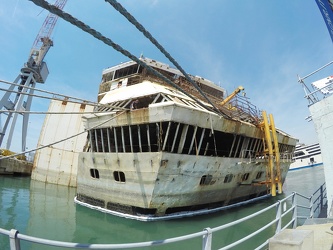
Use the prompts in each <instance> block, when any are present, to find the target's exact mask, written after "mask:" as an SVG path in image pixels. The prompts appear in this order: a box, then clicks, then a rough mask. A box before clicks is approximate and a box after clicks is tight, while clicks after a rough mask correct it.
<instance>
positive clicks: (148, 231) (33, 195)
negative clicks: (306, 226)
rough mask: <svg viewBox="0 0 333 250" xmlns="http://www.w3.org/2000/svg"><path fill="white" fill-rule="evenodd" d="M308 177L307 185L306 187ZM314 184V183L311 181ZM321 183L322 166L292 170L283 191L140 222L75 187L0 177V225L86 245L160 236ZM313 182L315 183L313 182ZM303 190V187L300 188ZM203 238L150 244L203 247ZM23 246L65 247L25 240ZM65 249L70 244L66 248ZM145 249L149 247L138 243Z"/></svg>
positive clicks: (237, 233)
mask: <svg viewBox="0 0 333 250" xmlns="http://www.w3.org/2000/svg"><path fill="white" fill-rule="evenodd" d="M304 180H306V181H307V183H308V185H306V189H305V188H304V187H302V183H303V184H304ZM309 183H311V185H309ZM322 183H323V171H322V168H319V167H318V168H316V169H312V170H307V172H306V171H305V170H300V171H294V172H290V174H288V178H287V180H286V183H285V186H284V189H285V190H284V191H285V194H282V195H280V196H278V197H276V198H269V199H265V200H262V201H260V202H258V203H255V204H251V205H248V206H246V207H241V208H233V209H232V210H227V211H221V212H217V213H214V214H210V215H202V216H195V217H190V218H185V219H177V220H170V221H158V222H141V221H136V220H130V219H124V218H119V217H116V216H113V215H109V214H104V213H101V212H98V211H95V210H91V209H89V208H86V207H82V206H80V205H77V204H75V203H74V202H73V199H74V196H75V193H76V189H75V188H68V187H64V186H57V185H53V184H46V183H42V182H37V181H33V180H30V178H29V177H11V176H0V207H1V211H0V227H1V228H3V229H6V230H10V229H13V228H15V229H17V230H18V231H19V232H20V233H22V234H26V235H29V236H35V237H39V238H45V239H49V240H58V241H66V242H77V243H84V244H117V243H130V242H143V241H155V240H162V239H166V238H170V237H176V236H180V235H185V234H189V233H195V232H199V231H202V230H203V229H204V228H206V227H210V228H213V227H216V226H219V225H222V224H225V223H228V222H231V221H234V220H237V219H239V218H242V217H244V216H246V215H248V214H251V213H254V212H256V211H258V210H261V209H263V208H265V207H267V206H268V205H270V204H272V203H274V202H276V201H277V200H278V199H282V198H283V197H284V196H285V195H286V194H288V193H290V192H291V191H294V190H295V189H297V188H299V189H300V190H297V191H300V192H301V191H305V192H306V193H305V194H306V195H308V193H309V194H311V193H312V191H314V190H315V189H316V188H317V187H319V185H321V184H322ZM311 186H312V187H311ZM301 193H304V192H301ZM272 216H275V211H271V212H268V213H265V214H264V215H261V216H260V217H256V219H254V220H251V221H249V222H246V223H243V224H240V225H237V226H235V227H232V228H230V229H226V230H223V231H222V232H219V233H214V234H213V249H217V248H220V247H222V246H224V245H226V244H228V243H230V242H233V241H235V240H238V239H240V238H242V237H244V236H246V235H247V234H249V233H252V232H253V231H254V229H258V228H259V227H260V226H263V225H264V224H266V223H267V222H268V220H271V219H272ZM274 230H275V227H272V228H269V229H268V230H266V231H265V232H263V233H262V234H261V235H259V236H258V237H256V238H255V239H252V240H250V241H247V242H246V244H243V245H241V246H239V247H237V248H234V249H253V248H255V247H257V246H258V245H260V244H261V243H262V242H264V241H265V240H266V239H267V238H268V237H270V236H272V235H273V234H274ZM201 244H202V243H201V238H196V239H194V240H190V241H186V242H185V243H180V244H179V243H177V244H173V243H172V244H167V245H164V246H158V247H157V246H155V247H152V248H149V249H191V250H194V249H201ZM0 249H1V250H2V249H9V240H8V237H7V236H4V235H1V234H0ZM21 249H62V248H59V247H47V246H43V245H36V244H31V243H29V242H24V241H21ZM65 249H67V248H65ZM140 249H145V248H140Z"/></svg>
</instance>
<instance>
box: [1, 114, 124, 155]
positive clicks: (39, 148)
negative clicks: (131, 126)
mask: <svg viewBox="0 0 333 250" xmlns="http://www.w3.org/2000/svg"><path fill="white" fill-rule="evenodd" d="M125 112H126V111H123V112H121V113H119V114H116V115H114V116H111V118H109V119H107V120H106V121H103V122H101V123H99V124H97V125H95V126H93V127H91V128H89V129H84V130H83V131H82V132H79V133H77V134H74V135H71V136H69V137H66V138H64V139H61V140H59V141H56V142H52V143H49V144H47V145H44V146H41V147H37V148H34V149H30V150H27V151H23V152H20V153H17V154H12V155H7V156H2V157H0V160H5V159H8V158H14V157H16V156H19V155H23V154H27V153H30V152H33V151H37V150H41V149H43V148H47V147H50V146H53V145H55V144H58V143H60V142H64V141H67V140H69V139H71V138H74V137H77V136H79V135H82V134H84V133H86V132H89V131H91V130H93V129H95V128H97V127H99V126H101V125H103V124H105V123H108V122H109V121H111V120H113V119H115V118H117V117H118V116H120V115H122V114H123V113H125Z"/></svg>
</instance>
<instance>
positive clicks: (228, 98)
mask: <svg viewBox="0 0 333 250" xmlns="http://www.w3.org/2000/svg"><path fill="white" fill-rule="evenodd" d="M242 90H244V88H243V87H242V86H238V87H237V88H236V89H235V90H234V92H232V93H231V94H230V95H229V96H227V98H225V99H224V100H223V101H222V102H221V103H220V105H222V106H223V105H225V104H226V103H228V102H230V100H231V99H232V98H234V97H235V96H236V95H237V94H238V93H239V92H241V91H242Z"/></svg>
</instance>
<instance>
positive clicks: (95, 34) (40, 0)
mask: <svg viewBox="0 0 333 250" xmlns="http://www.w3.org/2000/svg"><path fill="white" fill-rule="evenodd" d="M29 1H31V2H33V3H34V4H36V5H38V6H40V7H42V8H44V9H46V10H48V11H50V12H51V13H53V14H55V15H58V16H59V17H61V18H62V19H63V20H65V21H67V22H69V23H71V24H73V25H75V26H76V27H78V28H79V29H81V30H83V31H85V32H87V33H88V34H90V35H92V36H93V37H95V38H97V39H98V40H100V41H102V42H103V43H105V44H106V45H109V46H111V47H112V48H114V49H115V50H116V51H118V52H120V53H122V54H123V55H125V56H126V57H128V58H130V59H131V60H133V61H134V62H136V63H137V64H139V65H140V66H142V67H144V68H146V69H147V70H148V71H149V72H150V73H152V74H154V75H155V76H157V77H159V78H160V79H162V80H163V81H165V82H166V83H168V84H169V85H171V86H173V87H174V88H176V89H178V90H179V91H181V92H182V93H183V94H185V95H186V96H188V97H190V98H191V99H192V100H194V101H196V102H197V103H198V104H200V105H201V106H202V107H204V108H206V109H207V105H204V104H203V103H201V102H200V101H199V100H198V99H197V98H195V97H193V96H192V95H190V94H189V93H187V92H186V91H184V90H183V89H182V88H180V87H179V86H178V85H176V84H175V83H173V82H172V81H170V80H169V79H168V78H166V77H165V76H164V75H162V74H161V73H159V72H158V71H156V70H155V69H153V68H152V67H150V66H149V65H147V64H146V63H144V62H143V61H141V60H140V59H139V58H137V57H136V56H134V55H133V54H131V53H130V52H129V51H127V50H125V49H123V48H122V47H121V46H120V45H118V44H116V43H115V42H113V41H112V40H111V39H110V38H107V37H105V36H104V35H102V34H101V33H100V32H98V31H96V30H94V29H92V28H91V27H90V26H88V25H87V24H85V23H83V22H82V21H80V20H78V19H76V18H75V17H73V16H72V15H70V14H68V13H66V12H64V11H62V10H60V9H58V8H57V7H56V6H54V5H51V4H49V3H48V2H46V1H45V0H29ZM215 112H216V111H215Z"/></svg>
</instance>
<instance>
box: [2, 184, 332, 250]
mask: <svg viewBox="0 0 333 250" xmlns="http://www.w3.org/2000/svg"><path fill="white" fill-rule="evenodd" d="M301 199H302V200H303V201H306V203H307V204H304V202H301ZM325 202H326V203H325ZM325 204H327V195H326V187H325V184H323V185H322V186H320V187H319V188H318V190H316V192H315V193H314V194H313V195H311V196H310V197H307V196H305V195H302V194H299V193H296V192H294V193H292V194H289V195H287V196H285V197H284V198H283V199H281V200H279V201H277V202H275V203H274V204H272V205H270V206H268V207H266V208H264V209H262V210H260V211H257V212H255V213H253V214H250V215H248V216H245V217H243V218H241V219H238V220H235V221H232V222H230V223H227V224H224V225H221V226H218V227H214V228H210V227H207V228H205V229H203V230H202V231H200V232H196V233H192V234H187V235H183V236H179V237H174V238H168V239H164V240H155V241H146V242H137V243H124V244H83V243H72V242H62V241H55V240H48V239H43V238H38V237H32V236H28V235H25V234H21V233H20V232H19V231H18V230H16V229H12V230H5V229H2V228H0V234H3V235H7V236H8V238H9V243H10V249H11V250H19V249H21V241H25V242H24V243H25V244H27V243H26V242H30V244H34V245H35V244H36V245H47V246H54V247H65V248H71V249H78V248H80V249H127V248H149V247H154V246H159V245H165V244H177V243H179V244H181V242H183V243H182V244H185V243H186V242H185V243H184V241H187V240H191V239H194V238H199V237H200V238H201V243H202V249H203V250H210V249H212V248H214V249H216V248H219V249H230V248H233V247H235V246H238V247H240V246H243V247H245V248H246V245H244V244H247V243H246V241H248V240H250V239H252V240H254V239H255V242H258V246H257V247H255V249H267V247H268V245H269V239H262V237H260V235H259V234H260V233H262V232H264V231H265V230H266V231H265V232H267V231H268V232H269V234H270V237H273V236H274V235H276V234H278V233H280V232H281V231H283V230H284V229H286V228H296V226H299V225H302V224H301V220H302V219H307V218H314V217H315V216H316V215H318V213H319V210H320V209H322V208H323V207H325ZM264 213H265V215H267V213H269V216H268V217H269V220H268V221H265V222H264V223H265V224H264V223H256V225H255V226H253V228H251V230H252V229H253V232H252V233H250V234H247V235H244V236H240V238H239V239H238V240H236V241H233V242H228V243H224V244H227V245H223V246H216V244H217V243H215V242H214V243H215V244H214V246H213V236H215V237H220V236H219V233H220V234H221V233H223V232H224V230H227V229H231V228H232V227H237V226H239V225H242V224H243V223H244V222H245V221H248V220H251V219H252V220H256V218H263V214H264ZM265 217H266V216H265ZM257 221H258V222H259V221H260V220H257ZM257 224H258V225H257ZM255 237H256V238H255ZM242 244H243V245H242ZM259 244H260V245H259Z"/></svg>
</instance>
